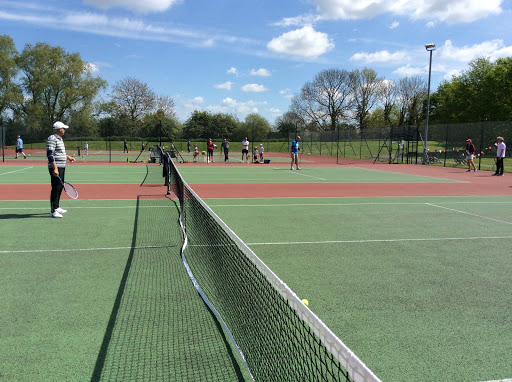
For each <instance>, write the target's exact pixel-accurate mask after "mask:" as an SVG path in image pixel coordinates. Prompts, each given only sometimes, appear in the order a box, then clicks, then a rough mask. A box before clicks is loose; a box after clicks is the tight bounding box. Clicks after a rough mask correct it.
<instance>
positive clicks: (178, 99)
mask: <svg viewBox="0 0 512 382" xmlns="http://www.w3.org/2000/svg"><path fill="white" fill-rule="evenodd" d="M511 16H512V4H511V0H357V1H356V0H67V1H63V0H59V1H56V0H44V1H43V0H34V1H30V0H28V1H23V2H21V1H18V0H16V1H14V0H0V34H7V35H9V36H11V37H12V38H13V40H14V42H15V44H16V47H17V49H18V50H19V51H21V50H22V49H23V47H24V46H25V44H28V43H30V44H35V43H36V42H47V43H49V44H51V45H54V46H56V45H59V46H62V47H63V48H64V49H65V50H66V51H68V52H78V53H80V55H81V57H82V59H83V60H84V61H87V62H88V63H89V64H90V65H91V69H92V71H93V72H94V73H95V75H98V76H101V77H102V78H103V79H105V80H107V81H108V83H109V85H110V86H111V85H113V84H114V83H115V82H116V81H118V80H121V79H123V78H125V77H134V78H136V79H138V80H140V81H143V82H145V83H147V84H148V85H149V86H150V87H151V88H152V89H153V90H154V91H155V92H156V93H157V94H159V95H162V96H171V97H172V98H173V99H174V102H175V106H176V111H177V114H178V119H179V120H180V121H181V122H184V121H185V120H186V119H187V118H188V117H189V116H190V114H191V112H192V111H193V110H195V109H199V110H207V111H210V112H213V113H217V112H222V113H229V114H233V115H235V116H237V117H238V118H239V119H241V120H243V119H244V118H245V116H246V115H247V114H249V113H253V112H256V113H259V114H260V115H262V116H263V117H265V118H267V119H268V121H269V122H270V123H273V122H274V120H275V118H276V117H277V116H279V115H282V114H283V113H285V112H286V111H287V110H288V107H289V105H290V98H291V96H293V94H295V93H297V92H298V91H299V90H300V88H301V87H302V86H303V85H304V84H305V83H306V82H307V81H310V80H312V79H313V77H314V76H315V75H316V74H317V73H318V72H320V71H322V70H324V69H330V68H339V69H346V70H353V69H358V68H359V69H361V68H364V67H369V68H372V69H374V70H376V71H377V72H378V74H379V75H380V76H382V77H384V78H385V79H388V80H392V81H397V80H398V79H400V77H402V76H406V75H421V76H424V77H425V79H427V78H428V61H429V56H428V53H427V52H426V50H425V47H424V45H425V44H426V43H431V42H432V43H435V44H436V47H437V48H436V50H435V51H434V53H433V63H432V85H431V86H432V89H433V90H435V89H436V88H437V86H438V84H439V83H440V82H441V81H442V80H443V79H450V78H451V76H452V75H453V74H457V73H460V71H461V70H466V69H467V67H468V66H467V63H468V62H469V61H470V60H472V59H474V58H476V57H480V56H488V57H490V58H491V59H492V60H495V59H496V58H499V57H509V56H512V27H511V22H510V21H511ZM109 91H110V90H107V91H106V92H105V93H104V94H103V95H102V96H103V97H104V98H107V97H108V93H109Z"/></svg>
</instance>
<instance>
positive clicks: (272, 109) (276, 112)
mask: <svg viewBox="0 0 512 382" xmlns="http://www.w3.org/2000/svg"><path fill="white" fill-rule="evenodd" d="M268 111H270V112H271V113H273V114H280V113H281V110H279V109H278V108H275V107H271V108H270V109H268Z"/></svg>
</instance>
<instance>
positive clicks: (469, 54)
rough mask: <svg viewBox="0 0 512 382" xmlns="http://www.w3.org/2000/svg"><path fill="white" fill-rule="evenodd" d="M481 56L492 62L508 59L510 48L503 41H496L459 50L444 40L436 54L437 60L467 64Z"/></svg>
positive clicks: (511, 53) (449, 41)
mask: <svg viewBox="0 0 512 382" xmlns="http://www.w3.org/2000/svg"><path fill="white" fill-rule="evenodd" d="M482 56H485V57H489V58H490V59H491V60H492V61H494V60H496V59H497V58H504V57H509V56H512V46H510V45H509V46H506V45H505V43H504V42H503V40H501V39H496V40H491V41H484V42H482V43H479V44H474V45H465V46H463V47H460V48H459V47H456V46H454V44H453V43H452V41H451V40H446V41H445V43H444V45H443V46H441V47H440V48H439V52H438V57H439V59H443V60H452V61H460V62H469V61H471V60H473V59H475V58H477V57H482Z"/></svg>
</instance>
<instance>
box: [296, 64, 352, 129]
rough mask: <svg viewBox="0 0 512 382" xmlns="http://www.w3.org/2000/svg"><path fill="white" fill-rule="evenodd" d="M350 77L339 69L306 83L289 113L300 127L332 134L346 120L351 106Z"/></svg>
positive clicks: (323, 72) (321, 73)
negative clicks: (314, 126)
mask: <svg viewBox="0 0 512 382" xmlns="http://www.w3.org/2000/svg"><path fill="white" fill-rule="evenodd" d="M352 89H353V85H352V76H351V75H350V73H349V72H348V71H346V70H343V69H327V70H323V71H321V72H320V73H318V74H317V75H316V76H315V78H314V79H313V81H311V82H307V83H306V84H305V85H304V86H303V87H302V89H301V92H300V94H298V95H295V96H294V97H293V99H292V105H291V108H290V109H291V110H290V111H291V112H293V113H295V114H296V115H298V116H300V118H301V119H302V121H303V125H307V124H308V123H310V122H314V123H316V124H317V125H318V126H319V127H320V128H325V125H326V124H327V125H328V127H327V129H329V130H335V129H336V127H337V126H338V123H339V122H341V121H343V120H346V119H348V117H349V112H350V110H352V107H353V104H354V97H353V92H352Z"/></svg>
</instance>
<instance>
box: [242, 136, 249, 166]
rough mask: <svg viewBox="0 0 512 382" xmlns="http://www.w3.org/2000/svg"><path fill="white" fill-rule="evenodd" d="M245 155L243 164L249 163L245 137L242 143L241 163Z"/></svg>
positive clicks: (247, 141)
mask: <svg viewBox="0 0 512 382" xmlns="http://www.w3.org/2000/svg"><path fill="white" fill-rule="evenodd" d="M244 154H245V163H249V140H248V139H247V137H245V139H244V140H243V141H242V163H243V161H244Z"/></svg>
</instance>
